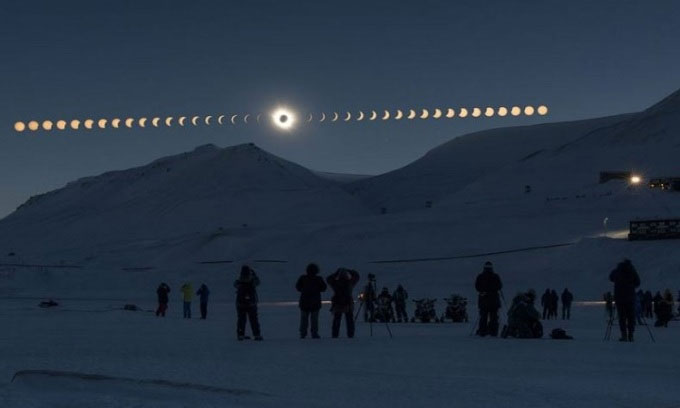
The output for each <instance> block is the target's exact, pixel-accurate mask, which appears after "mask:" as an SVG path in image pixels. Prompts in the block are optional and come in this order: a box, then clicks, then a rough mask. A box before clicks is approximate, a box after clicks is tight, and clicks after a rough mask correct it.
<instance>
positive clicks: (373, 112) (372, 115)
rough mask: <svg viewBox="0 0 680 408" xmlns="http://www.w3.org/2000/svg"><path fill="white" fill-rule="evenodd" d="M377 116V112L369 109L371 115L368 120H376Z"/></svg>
mask: <svg viewBox="0 0 680 408" xmlns="http://www.w3.org/2000/svg"><path fill="white" fill-rule="evenodd" d="M377 118H378V112H376V111H371V117H370V118H368V120H376V119H377Z"/></svg>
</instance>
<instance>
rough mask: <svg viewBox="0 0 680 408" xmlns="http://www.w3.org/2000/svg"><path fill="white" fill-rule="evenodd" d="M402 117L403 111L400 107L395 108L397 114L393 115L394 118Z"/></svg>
mask: <svg viewBox="0 0 680 408" xmlns="http://www.w3.org/2000/svg"><path fill="white" fill-rule="evenodd" d="M403 117H404V112H402V111H401V109H397V114H396V115H394V119H396V120H400V119H401V118H403Z"/></svg>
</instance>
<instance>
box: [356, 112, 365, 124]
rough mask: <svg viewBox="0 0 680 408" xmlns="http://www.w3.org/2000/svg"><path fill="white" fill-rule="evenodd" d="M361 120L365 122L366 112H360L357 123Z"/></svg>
mask: <svg viewBox="0 0 680 408" xmlns="http://www.w3.org/2000/svg"><path fill="white" fill-rule="evenodd" d="M361 120H364V112H362V111H359V116H357V122H358V121H361Z"/></svg>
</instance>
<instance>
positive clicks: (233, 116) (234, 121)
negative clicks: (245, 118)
mask: <svg viewBox="0 0 680 408" xmlns="http://www.w3.org/2000/svg"><path fill="white" fill-rule="evenodd" d="M237 116H238V115H231V119H229V121H230V122H231V124H232V125H235V124H236V117H237Z"/></svg>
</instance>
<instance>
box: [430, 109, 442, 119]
mask: <svg viewBox="0 0 680 408" xmlns="http://www.w3.org/2000/svg"><path fill="white" fill-rule="evenodd" d="M432 117H433V118H435V119H439V118H441V117H442V110H441V109H439V108H437V109H435V110H434V115H432Z"/></svg>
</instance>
